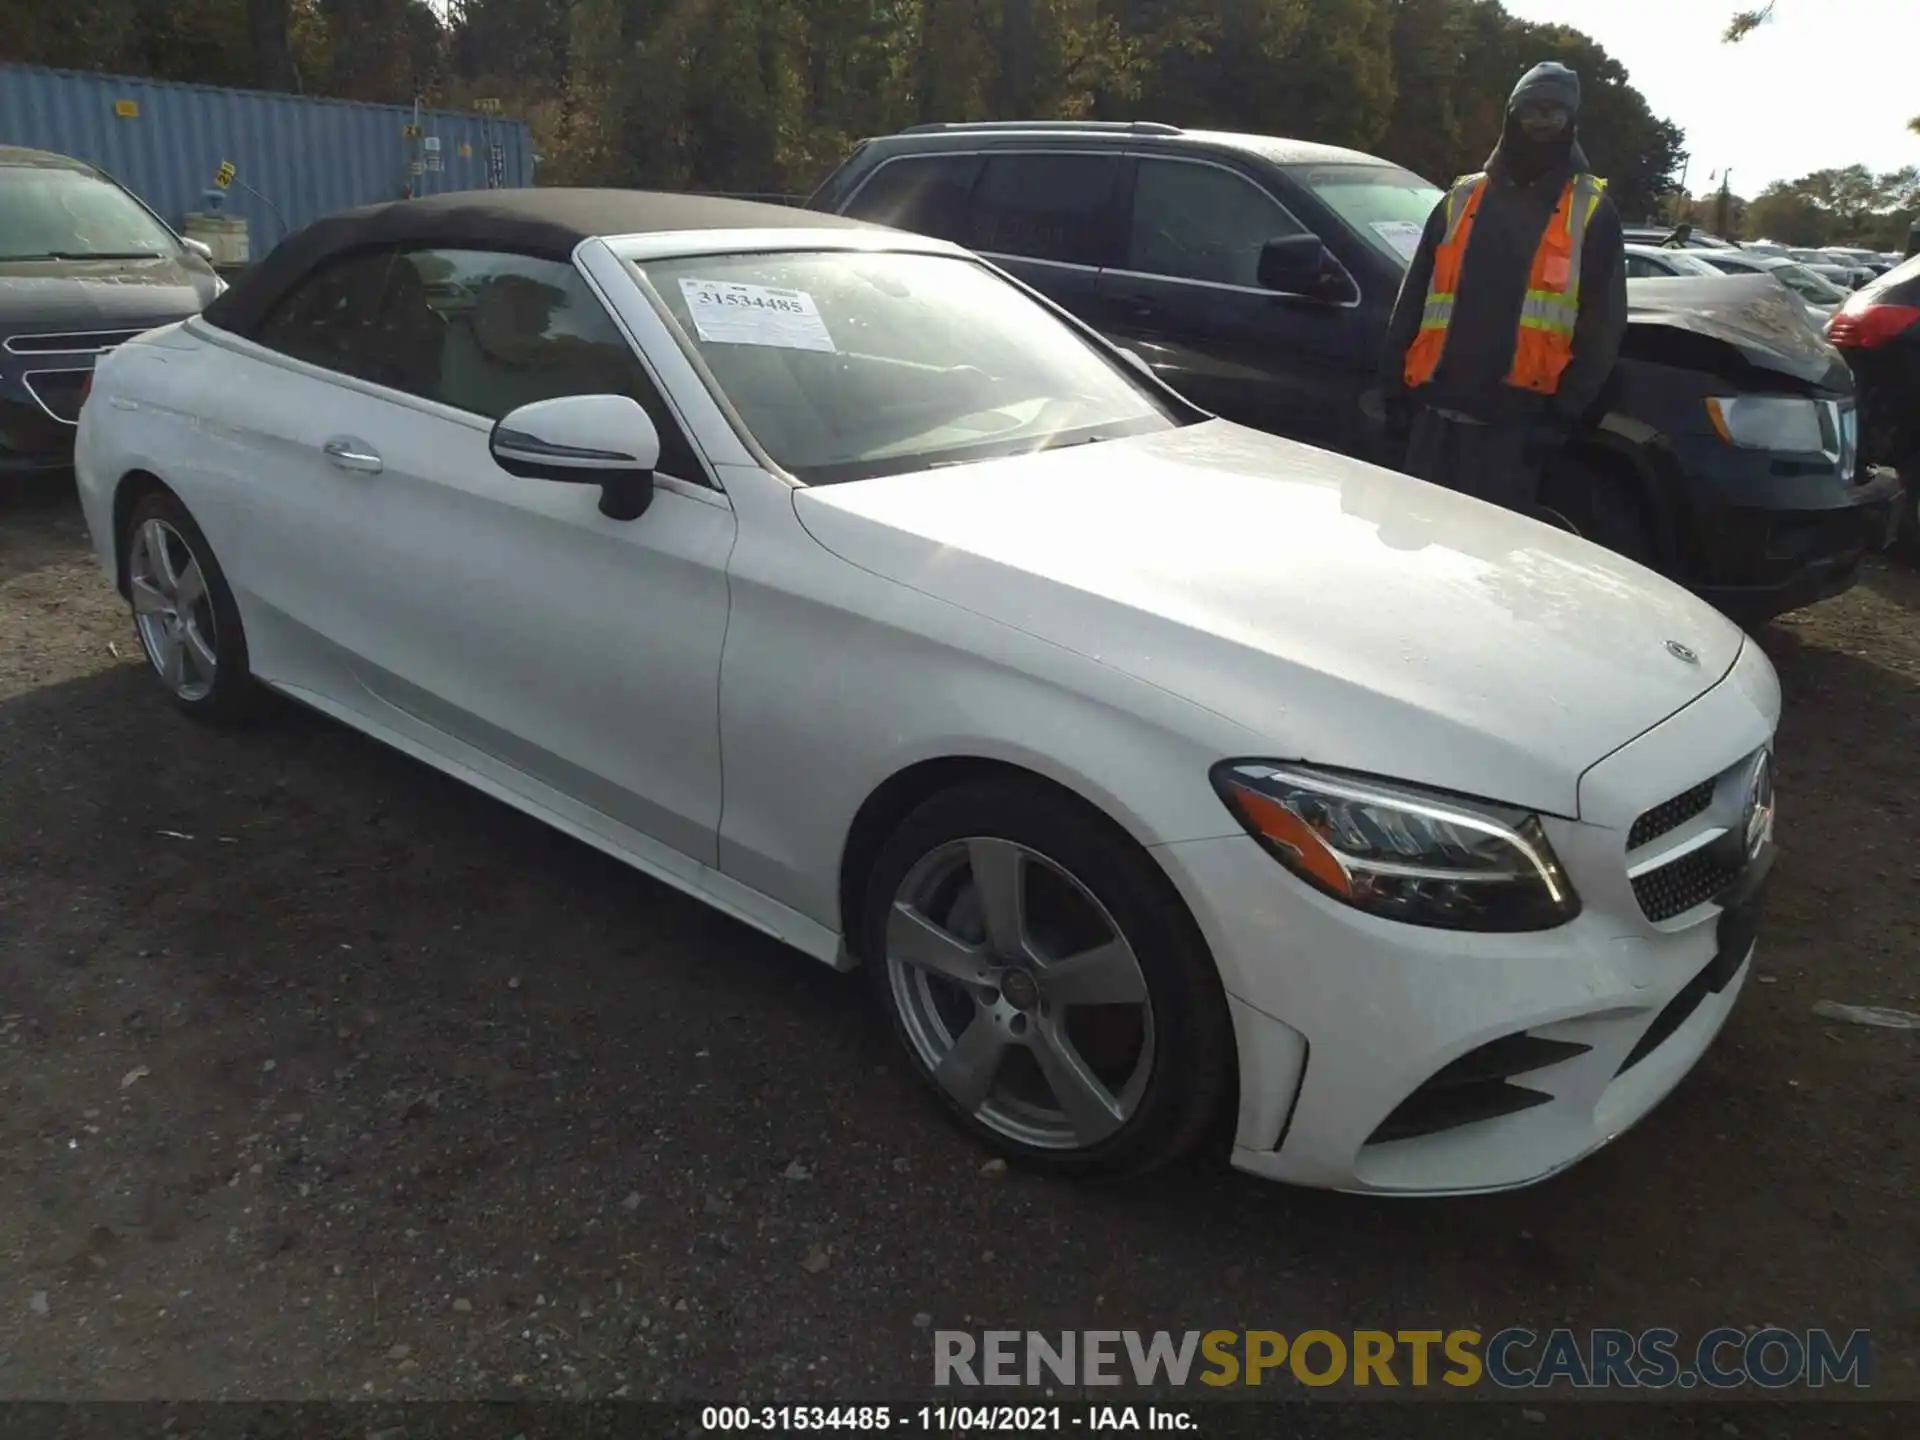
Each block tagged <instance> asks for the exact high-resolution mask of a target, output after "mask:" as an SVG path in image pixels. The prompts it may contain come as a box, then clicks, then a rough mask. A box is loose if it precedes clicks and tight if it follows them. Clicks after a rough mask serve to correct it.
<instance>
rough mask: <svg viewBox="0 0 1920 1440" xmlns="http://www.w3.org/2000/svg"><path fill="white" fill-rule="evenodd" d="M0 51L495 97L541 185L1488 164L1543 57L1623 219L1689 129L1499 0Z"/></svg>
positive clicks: (52, 44)
mask: <svg viewBox="0 0 1920 1440" xmlns="http://www.w3.org/2000/svg"><path fill="white" fill-rule="evenodd" d="M0 60H13V61H26V62H31V63H37V64H45V65H57V66H67V67H72V68H77V69H90V70H107V71H115V72H119V73H128V74H137V75H149V76H154V77H157V78H162V79H175V80H190V81H196V82H200V83H206V84H216V85H232V86H242V87H256V88H263V89H272V90H288V91H299V92H303V93H306V94H311V95H325V96H335V97H341V98H348V99H359V100H369V101H379V102H386V103H410V102H411V101H412V100H413V99H414V98H415V97H416V96H417V97H420V98H422V99H424V100H425V101H426V102H427V103H430V104H438V105H445V106H451V107H464V106H467V105H470V104H472V103H473V102H474V101H476V100H478V99H482V98H488V99H495V100H498V101H499V102H500V104H501V106H502V108H503V109H504V110H505V111H506V113H508V114H514V115H518V116H520V117H522V118H524V119H526V120H527V121H528V122H529V124H530V125H531V126H532V128H533V132H534V137H535V148H536V150H537V151H538V152H539V154H540V155H541V157H542V165H541V171H540V175H541V179H542V181H543V182H544V183H552V184H561V183H575V184H579V183H590V184H613V185H640V186H654V187H666V188H681V189H705V190H726V191H736V192H756V193H757V192H782V193H803V192H805V191H807V190H810V189H811V188H812V186H813V185H814V184H815V183H816V182H817V181H818V180H819V179H820V178H821V177H822V176H823V175H824V174H826V172H828V171H829V170H830V169H831V168H832V167H833V166H834V165H836V164H837V163H838V162H839V161H840V160H841V159H842V158H844V156H845V155H846V153H847V152H848V151H849V150H850V149H851V148H852V146H853V145H854V144H855V143H857V142H858V141H859V140H860V139H861V138H863V137H865V136H868V135H874V134H883V133H886V132H888V131H892V130H896V129H899V128H901V127H903V126H906V125H910V124H916V123H921V122H926V121H936V120H979V119H1005V118H1023V117H1024V118H1033V117H1059V118H1067V117H1088V118H1096V119H1155V120H1166V121H1171V122H1173V123H1176V124H1181V125H1187V126H1195V127H1201V126H1207V127H1217V128H1223V129H1236V130H1251V131H1257V132H1263V133H1268V134H1278V135H1288V136H1295V137H1298V138H1302V139H1312V140H1320V141H1325V142H1328V143H1332V144H1343V145H1350V146H1353V147H1355V148H1358V149H1362V150H1366V151H1370V152H1372V153H1375V154H1379V155H1383V156H1385V157H1387V158H1389V159H1391V160H1395V161H1398V162H1399V163H1401V164H1404V165H1406V166H1408V167H1409V168H1410V169H1413V170H1415V171H1416V172H1418V173H1420V174H1422V175H1425V176H1426V177H1428V178H1429V179H1431V180H1433V181H1435V182H1436V183H1441V184H1444V183H1445V182H1446V181H1448V180H1450V179H1451V178H1453V177H1454V176H1456V175H1460V174H1464V173H1467V172H1469V171H1472V170H1476V169H1478V168H1480V166H1481V165H1482V164H1483V163H1484V162H1485V160H1486V157H1487V155H1488V153H1489V152H1490V151H1491V150H1492V148H1493V145H1494V143H1495V141H1496V140H1497V139H1498V138H1499V133H1500V127H1501V122H1502V118H1503V114H1504V108H1505V102H1506V98H1507V95H1508V92H1509V91H1510V89H1511V88H1512V85H1513V82H1514V81H1515V79H1516V78H1517V77H1518V76H1519V75H1520V74H1521V73H1522V72H1523V71H1524V70H1526V69H1527V67H1529V66H1531V65H1533V64H1534V63H1535V62H1537V61H1540V60H1560V61H1562V62H1564V63H1566V64H1568V65H1571V66H1572V67H1573V68H1574V69H1576V70H1578V71H1579V72H1580V74H1581V76H1582V78H1583V80H1584V81H1585V84H1586V93H1587V102H1586V110H1585V115H1584V118H1583V121H1582V134H1583V138H1584V140H1585V143H1586V147H1587V150H1588V153H1589V154H1590V156H1591V157H1592V159H1593V161H1594V164H1595V168H1596V169H1597V170H1599V171H1600V173H1602V174H1603V175H1605V176H1607V178H1608V180H1609V182H1610V185H1611V187H1612V193H1613V195H1614V196H1615V198H1616V200H1617V202H1618V203H1619V205H1620V206H1621V209H1622V211H1623V213H1624V214H1625V215H1626V216H1627V217H1628V218H1629V219H1630V220H1631V219H1647V218H1653V217H1655V216H1657V215H1660V214H1665V213H1670V211H1671V209H1672V206H1671V203H1670V202H1671V199H1672V197H1673V196H1674V193H1675V190H1676V186H1675V183H1674V176H1675V174H1676V172H1677V171H1678V170H1679V168H1680V163H1681V149H1682V144H1683V137H1682V134H1681V132H1680V130H1679V129H1678V128H1676V127H1675V126H1674V125H1673V124H1671V123H1670V122H1669V121H1667V120H1665V119H1663V118H1661V117H1660V116H1657V115H1655V114H1654V113H1653V112H1652V110H1651V109H1650V108H1649V106H1648V104H1647V102H1646V100H1645V98H1644V97H1643V96H1642V95H1641V94H1640V93H1639V92H1638V91H1637V90H1635V89H1634V88H1633V86H1632V85H1631V84H1630V83H1629V81H1628V76H1627V73H1626V71H1625V70H1624V69H1623V68H1622V67H1621V65H1620V64H1619V63H1618V62H1617V61H1615V60H1614V59H1613V58H1612V57H1611V56H1609V55H1608V54H1607V53H1606V51H1605V50H1603V49H1602V48H1601V47H1600V46H1599V45H1598V44H1596V43H1595V42H1594V41H1593V40H1592V39H1591V38H1590V37H1588V36H1586V35H1584V34H1582V33H1581V32H1579V31H1576V30H1572V29H1569V28H1566V27H1563V26H1548V25H1536V24H1532V23H1529V22H1526V21H1522V20H1519V19H1517V18H1516V17H1514V16H1513V15H1511V14H1509V13H1508V12H1507V11H1506V10H1505V9H1504V8H1503V7H1502V6H1501V5H1500V4H1499V3H1497V0H1214V3H1201V0H804V3H803V0H434V3H431V4H430V3H427V0H67V3H66V4H65V5H64V6H58V7H57V6H52V5H48V4H47V3H45V0H0Z"/></svg>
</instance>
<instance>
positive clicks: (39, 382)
mask: <svg viewBox="0 0 1920 1440" xmlns="http://www.w3.org/2000/svg"><path fill="white" fill-rule="evenodd" d="M92 375H93V371H91V370H35V371H33V372H32V373H31V374H29V375H27V376H26V377H24V383H25V385H26V387H27V393H29V394H30V395H32V396H33V398H34V399H35V400H38V401H39V402H40V408H41V409H42V410H45V411H46V412H47V413H48V414H49V415H51V416H52V417H53V418H54V419H56V420H58V421H60V422H61V423H62V424H64V425H78V424H79V423H80V405H81V402H82V401H83V400H85V399H86V390H87V381H88V380H89V379H90V378H91V377H92Z"/></svg>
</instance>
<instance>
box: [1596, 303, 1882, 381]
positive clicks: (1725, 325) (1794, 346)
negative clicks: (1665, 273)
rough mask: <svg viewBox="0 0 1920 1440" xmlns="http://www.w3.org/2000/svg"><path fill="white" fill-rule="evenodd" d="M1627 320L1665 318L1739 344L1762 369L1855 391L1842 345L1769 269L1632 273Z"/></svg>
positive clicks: (1638, 321)
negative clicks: (1641, 276) (1654, 276)
mask: <svg viewBox="0 0 1920 1440" xmlns="http://www.w3.org/2000/svg"><path fill="white" fill-rule="evenodd" d="M1627 302H1628V320H1629V322H1630V323H1632V324H1635V325H1666V326H1670V327H1672V328H1673V329H1676V330H1689V331H1691V332H1693V333H1694V334H1696V335H1705V336H1707V337H1708V338H1710V339H1713V340H1720V341H1724V342H1725V343H1726V344H1728V345H1731V346H1733V348H1734V349H1736V350H1738V351H1739V352H1740V353H1741V355H1743V356H1744V357H1746V359H1747V361H1748V362H1749V363H1750V364H1753V365H1757V366H1758V367H1759V368H1760V369H1762V370H1772V371H1775V372H1776V373H1778V374H1781V375H1791V376H1792V377H1793V378H1795V379H1796V380H1803V381H1805V382H1806V383H1807V384H1809V385H1818V386H1820V387H1822V388H1823V389H1829V390H1843V391H1849V390H1852V388H1853V377H1852V375H1851V373H1850V372H1849V371H1848V370H1847V366H1846V362H1845V361H1844V360H1842V359H1841V358H1840V352H1839V351H1838V350H1835V349H1834V348H1833V347H1832V346H1831V345H1829V344H1827V342H1826V338H1825V337H1824V336H1823V335H1821V334H1820V332H1819V331H1817V330H1815V329H1814V328H1813V326H1812V325H1810V324H1808V323H1807V318H1806V316H1805V315H1804V314H1803V313H1802V311H1801V309H1800V304H1799V301H1798V300H1797V299H1796V297H1795V296H1794V294H1793V292H1792V291H1790V290H1788V289H1787V288H1786V287H1785V286H1784V285H1782V284H1780V282H1779V281H1777V280H1774V279H1773V278H1772V277H1771V276H1767V275H1724V276H1712V277H1709V276H1704V275H1703V276H1699V277H1697V278H1696V277H1693V276H1681V277H1675V278H1673V279H1670V280H1629V281H1628V282H1627Z"/></svg>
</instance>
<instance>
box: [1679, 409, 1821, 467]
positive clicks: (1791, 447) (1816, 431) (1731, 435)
mask: <svg viewBox="0 0 1920 1440" xmlns="http://www.w3.org/2000/svg"><path fill="white" fill-rule="evenodd" d="M1707 414H1708V415H1710V416H1711V417H1712V418H1713V428H1714V429H1715V430H1717V431H1719V432H1720V438H1721V439H1722V440H1724V441H1726V442H1727V443H1728V444H1729V445H1738V446H1739V447H1740V448H1741V449H1743V450H1786V451H1790V452H1792V453H1793V454H1796V455H1816V454H1819V453H1820V452H1821V451H1823V450H1825V449H1826V448H1827V446H1826V436H1825V435H1824V434H1823V433H1822V432H1821V429H1820V407H1819V406H1818V405H1816V404H1815V403H1814V402H1813V401H1811V400H1803V399H1800V398H1799V397H1797V396H1793V395H1713V396H1710V397H1708V399H1707Z"/></svg>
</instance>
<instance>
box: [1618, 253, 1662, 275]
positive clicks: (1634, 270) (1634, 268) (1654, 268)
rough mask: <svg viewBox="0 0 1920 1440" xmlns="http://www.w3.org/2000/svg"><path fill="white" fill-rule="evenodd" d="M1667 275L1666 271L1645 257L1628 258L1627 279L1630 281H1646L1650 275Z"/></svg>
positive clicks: (1631, 256)
mask: <svg viewBox="0 0 1920 1440" xmlns="http://www.w3.org/2000/svg"><path fill="white" fill-rule="evenodd" d="M1666 273H1667V272H1666V271H1665V270H1662V269H1661V268H1660V267H1659V266H1658V265H1656V264H1654V263H1653V261H1651V260H1649V259H1647V257H1646V256H1644V255H1629V256H1627V278H1628V279H1629V280H1645V279H1646V278H1647V277H1648V276H1650V275H1665V274H1666Z"/></svg>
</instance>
